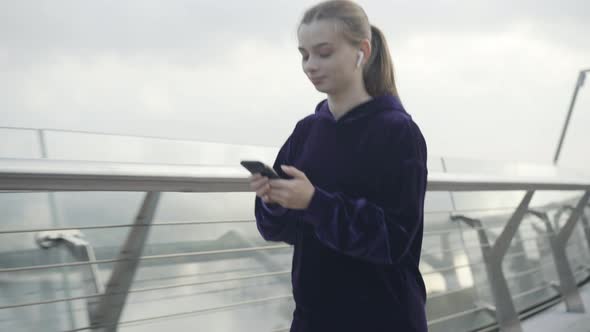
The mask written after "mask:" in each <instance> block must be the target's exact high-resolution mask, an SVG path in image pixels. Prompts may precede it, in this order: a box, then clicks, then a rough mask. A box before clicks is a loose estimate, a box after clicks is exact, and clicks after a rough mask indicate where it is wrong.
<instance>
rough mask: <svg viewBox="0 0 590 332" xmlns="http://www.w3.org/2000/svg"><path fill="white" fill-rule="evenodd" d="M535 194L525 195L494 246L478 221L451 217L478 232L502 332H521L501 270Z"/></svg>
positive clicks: (532, 191)
mask: <svg viewBox="0 0 590 332" xmlns="http://www.w3.org/2000/svg"><path fill="white" fill-rule="evenodd" d="M534 193H535V191H534V190H530V191H527V193H526V194H525V195H524V197H523V199H522V200H521V202H520V204H519V205H518V207H517V208H516V211H514V213H513V214H512V216H511V217H510V219H509V220H508V222H507V223H506V226H505V227H504V229H503V230H502V233H501V234H500V236H498V238H497V239H496V242H495V243H494V244H493V245H492V244H491V243H490V241H489V239H488V236H487V234H486V232H485V229H483V228H482V225H481V221H480V220H478V219H472V218H468V217H465V216H452V217H451V218H452V219H453V220H458V221H463V222H465V223H466V224H468V225H469V226H471V227H473V228H475V229H477V234H478V237H479V242H480V245H481V250H482V256H483V261H484V263H485V267H486V272H487V276H488V280H489V282H490V288H491V290H492V298H493V299H494V308H495V314H496V319H497V320H498V325H499V326H500V329H501V330H502V331H503V332H522V326H521V324H520V319H519V318H518V312H517V311H516V307H515V306H514V301H513V300H512V295H511V294H510V289H509V288H508V283H507V282H506V278H505V277H504V271H503V270H502V261H503V259H504V255H505V254H506V251H507V250H508V248H509V247H510V242H511V241H512V238H513V237H514V234H516V231H517V230H518V227H519V226H520V223H521V222H522V220H523V218H524V216H525V215H526V213H527V210H528V206H529V204H530V202H531V199H532V198H533V194H534Z"/></svg>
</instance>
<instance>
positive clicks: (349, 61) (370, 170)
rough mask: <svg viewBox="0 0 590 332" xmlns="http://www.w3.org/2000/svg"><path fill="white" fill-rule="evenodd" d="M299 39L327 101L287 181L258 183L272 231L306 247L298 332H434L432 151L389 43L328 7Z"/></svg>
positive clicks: (295, 151) (260, 213)
mask: <svg viewBox="0 0 590 332" xmlns="http://www.w3.org/2000/svg"><path fill="white" fill-rule="evenodd" d="M298 39H299V51H300V52H301V56H302V65H303V71H304V73H305V74H306V75H307V77H308V78H309V79H310V80H311V82H312V83H313V85H314V86H315V88H316V89H317V90H318V91H321V92H323V93H325V94H326V95H327V99H326V100H323V101H322V102H320V103H319V104H318V105H317V107H316V109H315V112H314V113H313V114H311V115H309V116H307V117H305V118H304V119H302V120H300V121H299V122H298V123H297V125H296V126H295V129H294V130H293V133H292V134H291V135H290V136H289V138H288V139H287V141H286V142H285V143H284V145H283V146H282V148H281V149H280V151H279V153H278V155H277V157H276V160H275V162H274V165H273V168H274V169H275V170H276V172H277V173H278V174H279V175H281V177H283V179H273V180H269V179H268V178H267V177H262V176H261V175H260V174H254V175H253V176H251V177H250V181H251V188H252V190H253V191H255V192H256V200H255V215H256V221H257V226H258V230H259V231H260V234H261V235H262V237H263V238H264V239H266V240H267V241H282V242H286V243H289V244H292V245H294V254H293V267H292V284H293V295H294V299H295V304H296V308H295V311H294V313H293V322H292V324H291V332H295V331H297V332H299V331H301V332H302V331H305V332H308V331H322V332H324V331H327V332H332V331H338V332H342V331H359V332H360V331H363V332H364V331H366V332H379V331H389V332H412V331H420V332H422V331H427V324H426V317H425V301H426V291H425V287H424V282H423V279H422V276H421V274H420V271H419V270H418V264H419V261H420V250H421V245H422V234H423V211H424V194H425V191H426V181H427V168H426V143H425V141H424V138H423V136H422V134H421V132H420V129H419V128H418V126H417V125H416V124H415V123H414V122H413V121H412V118H411V116H410V115H409V114H408V113H406V111H405V110H404V108H403V106H402V104H401V102H400V100H399V98H398V95H397V91H396V87H395V80H394V75H393V65H392V62H391V59H390V55H389V52H388V48H387V44H386V42H385V38H384V36H383V34H382V33H381V31H380V30H379V29H377V28H376V27H374V26H372V25H370V24H369V20H368V18H367V16H366V14H365V12H364V11H363V9H362V8H361V7H360V6H358V5H357V4H355V3H353V2H350V1H326V2H322V3H320V4H318V5H316V6H314V7H312V8H310V9H309V10H307V11H306V12H305V14H304V16H303V19H302V21H301V23H300V26H299V29H298Z"/></svg>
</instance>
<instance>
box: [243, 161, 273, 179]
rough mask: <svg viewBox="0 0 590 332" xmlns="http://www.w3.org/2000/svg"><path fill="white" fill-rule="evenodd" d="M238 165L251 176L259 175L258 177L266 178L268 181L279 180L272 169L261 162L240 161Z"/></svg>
mask: <svg viewBox="0 0 590 332" xmlns="http://www.w3.org/2000/svg"><path fill="white" fill-rule="evenodd" d="M240 164H241V165H242V166H244V167H245V168H246V169H247V170H248V171H250V173H252V174H256V173H260V175H262V176H266V177H268V178H269V179H280V178H281V177H280V176H279V175H278V174H277V172H275V170H274V169H273V168H272V167H270V166H268V165H266V164H264V163H263V162H260V161H256V160H242V161H240Z"/></svg>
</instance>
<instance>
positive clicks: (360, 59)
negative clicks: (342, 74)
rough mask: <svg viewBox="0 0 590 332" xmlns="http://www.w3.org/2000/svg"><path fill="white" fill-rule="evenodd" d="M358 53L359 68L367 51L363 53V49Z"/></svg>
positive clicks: (357, 65)
mask: <svg viewBox="0 0 590 332" xmlns="http://www.w3.org/2000/svg"><path fill="white" fill-rule="evenodd" d="M358 55H359V57H358V60H357V61H356V67H357V68H358V67H359V66H360V65H361V63H362V62H363V58H364V57H365V53H363V51H359V52H358Z"/></svg>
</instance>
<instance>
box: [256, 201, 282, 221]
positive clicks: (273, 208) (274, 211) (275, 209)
mask: <svg viewBox="0 0 590 332" xmlns="http://www.w3.org/2000/svg"><path fill="white" fill-rule="evenodd" d="M259 199H260V198H259ZM260 203H261V205H262V208H263V209H264V210H265V211H266V212H267V213H268V214H270V215H272V216H275V217H278V216H282V215H284V214H285V213H287V210H288V209H287V208H286V207H283V206H281V205H280V204H266V203H264V201H263V200H262V199H260Z"/></svg>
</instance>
